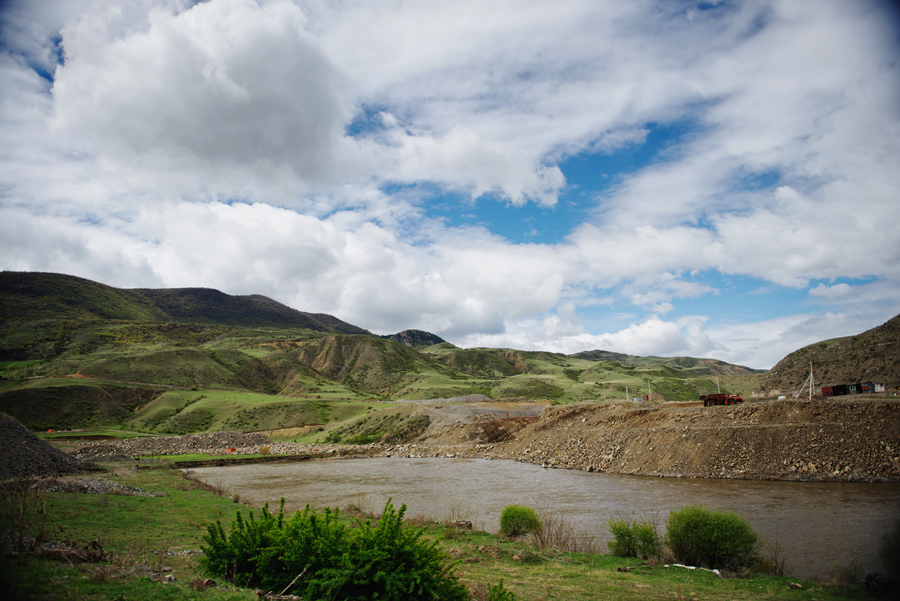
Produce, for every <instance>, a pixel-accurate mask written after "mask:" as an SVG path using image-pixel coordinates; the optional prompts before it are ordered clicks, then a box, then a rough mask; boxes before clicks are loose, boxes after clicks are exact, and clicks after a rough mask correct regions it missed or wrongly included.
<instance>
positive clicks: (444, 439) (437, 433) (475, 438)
mask: <svg viewBox="0 0 900 601" xmlns="http://www.w3.org/2000/svg"><path fill="white" fill-rule="evenodd" d="M538 419H539V417H538V416H531V417H511V418H509V419H494V420H491V421H487V422H478V423H468V424H460V425H457V424H454V425H445V426H432V427H430V428H428V430H426V431H425V434H423V435H422V436H420V437H419V438H417V439H416V443H417V444H418V443H424V444H437V445H452V444H459V443H461V442H465V443H479V444H487V443H492V442H503V441H505V440H512V439H514V438H515V436H516V432H518V431H519V430H521V429H522V428H524V427H525V426H527V425H528V424H530V423H532V422H534V421H537V420H538Z"/></svg>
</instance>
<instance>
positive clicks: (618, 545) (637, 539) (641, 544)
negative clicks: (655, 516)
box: [607, 518, 662, 559]
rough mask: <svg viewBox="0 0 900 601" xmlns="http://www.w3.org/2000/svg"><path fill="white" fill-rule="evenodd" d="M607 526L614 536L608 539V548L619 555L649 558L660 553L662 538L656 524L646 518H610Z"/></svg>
mask: <svg viewBox="0 0 900 601" xmlns="http://www.w3.org/2000/svg"><path fill="white" fill-rule="evenodd" d="M607 527H608V528H609V531H610V532H611V533H612V535H613V536H614V537H615V540H614V541H610V542H609V543H608V544H609V550H610V552H611V553H612V554H613V555H618V556H619V557H640V558H641V559H650V558H651V557H659V556H660V555H662V540H660V537H659V532H657V530H656V526H654V525H653V524H652V523H650V522H649V521H647V520H642V521H640V522H638V521H635V522H628V521H625V520H622V519H618V518H610V520H609V522H608V524H607Z"/></svg>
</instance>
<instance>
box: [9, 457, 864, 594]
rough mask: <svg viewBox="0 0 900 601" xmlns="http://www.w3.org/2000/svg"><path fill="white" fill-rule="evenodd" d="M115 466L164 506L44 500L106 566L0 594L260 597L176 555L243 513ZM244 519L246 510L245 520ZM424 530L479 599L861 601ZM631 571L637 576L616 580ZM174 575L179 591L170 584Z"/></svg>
mask: <svg viewBox="0 0 900 601" xmlns="http://www.w3.org/2000/svg"><path fill="white" fill-rule="evenodd" d="M110 467H111V468H112V469H113V470H114V472H115V470H118V474H117V475H116V474H115V473H113V474H110V475H109V477H110V478H111V479H114V480H117V481H119V482H121V483H122V484H127V485H129V486H138V487H141V488H145V489H148V490H156V491H160V492H165V493H166V496H164V497H149V498H145V497H130V496H120V495H105V496H98V495H87V494H76V493H45V494H44V495H43V499H44V507H45V510H46V514H47V516H48V521H47V523H46V524H47V525H46V527H45V529H46V531H47V532H48V534H50V536H51V538H54V539H71V540H76V541H82V542H89V541H98V542H99V543H100V544H102V546H103V549H104V550H105V551H107V552H108V553H109V559H108V560H107V561H105V562H103V563H101V564H95V563H81V564H69V563H61V562H57V561H53V560H48V559H37V558H33V557H32V558H24V559H16V558H13V557H7V558H3V559H2V560H0V589H9V590H14V591H15V593H16V594H17V595H18V596H19V597H31V598H36V599H67V600H69V599H71V600H80V599H91V600H95V599H98V600H99V599H116V600H119V599H148V600H156V599H160V600H162V599H165V600H169V599H172V600H177V599H209V600H211V601H218V600H225V599H235V600H238V599H246V600H247V601H250V600H252V599H255V598H256V595H255V594H254V593H253V592H252V591H248V590H243V589H238V588H228V587H224V586H222V584H223V583H219V585H218V586H216V587H210V588H205V587H204V586H203V585H202V578H204V577H205V576H206V575H205V574H201V573H200V572H199V570H198V566H197V555H196V554H187V555H184V556H177V555H172V553H178V552H182V553H183V552H185V551H190V550H196V549H199V548H200V546H201V544H202V536H203V534H204V533H205V525H206V524H208V523H210V522H212V521H215V520H221V521H222V523H223V525H224V526H225V527H226V529H227V527H228V524H230V522H231V520H232V519H233V518H234V515H235V511H236V510H237V509H239V508H241V506H239V505H236V504H235V503H233V502H231V501H230V500H228V499H226V498H224V497H222V496H217V495H216V494H213V493H212V492H210V491H209V490H208V488H205V487H204V486H202V485H200V484H198V483H196V482H193V481H191V480H188V479H186V478H185V477H184V475H183V474H182V472H180V471H178V470H168V469H159V470H139V471H134V470H132V469H130V468H124V467H121V466H110ZM35 508H37V507H35ZM247 509H248V508H246V507H244V508H243V512H244V514H245V516H246V510H247ZM417 522H418V523H422V524H425V527H426V529H427V533H426V536H427V537H429V538H440V539H441V541H442V543H441V544H442V546H443V548H444V549H445V550H446V551H447V552H448V554H449V555H450V556H451V557H452V558H453V560H454V561H455V562H457V564H456V570H457V573H458V574H459V576H460V578H461V580H462V581H463V582H464V583H466V584H467V585H468V586H469V587H470V588H473V587H475V586H476V585H478V584H483V583H491V584H496V583H497V582H499V581H500V580H501V579H502V580H503V582H504V584H505V586H506V588H507V589H509V590H511V591H513V592H514V593H516V595H518V599H519V600H520V601H538V600H545V599H558V600H563V599H571V600H575V599H579V600H580V599H584V600H587V599H619V600H624V601H629V600H635V601H637V600H638V599H640V600H646V599H649V600H654V599H659V600H663V599H665V600H667V601H672V600H676V601H677V600H691V599H703V600H713V601H716V600H722V601H724V600H738V601H740V600H755V599H785V600H797V601H802V600H810V601H811V600H812V599H818V600H819V601H825V600H842V599H854V598H858V597H856V596H853V595H848V594H847V593H845V592H841V591H838V590H836V589H833V588H831V587H829V586H828V585H826V584H824V583H820V582H812V581H798V580H796V579H788V578H778V577H773V576H752V577H748V578H727V579H719V578H717V577H716V576H715V575H714V574H712V573H710V572H706V571H701V570H687V569H683V568H676V567H664V566H663V565H651V564H648V563H647V562H643V561H640V560H636V559H626V558H619V557H613V556H609V555H603V554H596V553H564V552H561V551H556V550H552V549H538V548H536V547H533V546H531V545H528V544H526V543H524V542H519V541H508V540H505V539H502V538H500V537H497V536H495V535H492V534H489V533H484V532H470V531H460V530H456V529H453V528H450V529H448V528H446V527H445V526H444V525H443V524H441V523H437V522H435V521H432V520H428V519H424V518H417ZM5 527H6V526H4V528H5ZM626 566H627V567H632V568H634V569H633V570H632V571H629V572H620V571H618V568H624V567H626ZM166 568H169V570H168V571H166ZM165 575H170V576H172V577H173V580H172V581H170V582H165V581H164V580H162V578H164V577H165ZM791 582H800V583H801V584H802V586H803V589H802V590H792V589H789V588H788V585H789V584H790V583H791ZM14 598H16V597H14Z"/></svg>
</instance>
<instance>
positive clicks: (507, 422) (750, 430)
mask: <svg viewBox="0 0 900 601" xmlns="http://www.w3.org/2000/svg"><path fill="white" fill-rule="evenodd" d="M413 444H414V447H413V446H412V445H404V446H399V447H386V448H385V449H384V450H385V452H386V453H387V454H409V455H419V456H428V455H446V454H452V455H454V456H458V457H466V456H468V457H492V458H502V459H514V460H517V461H527V462H529V463H535V464H538V465H542V466H545V467H553V468H567V469H581V470H586V471H599V472H608V473H619V474H635V475H649V476H670V477H704V478H748V479H776V480H840V481H876V480H893V481H896V480H900V402H898V401H896V400H843V401H825V400H820V401H816V400H813V401H811V402H810V401H801V400H788V401H769V402H759V403H745V404H743V405H736V406H730V407H708V408H707V407H702V406H699V405H697V404H684V405H658V406H636V405H631V404H627V405H626V404H619V405H587V404H583V405H567V406H562V407H551V408H549V409H547V410H546V411H545V412H544V413H543V414H542V415H541V416H540V417H539V418H533V417H532V418H526V417H519V418H512V417H511V418H510V419H505V418H504V419H484V420H481V421H475V420H470V421H469V423H458V424H449V425H448V424H446V423H445V424H441V425H435V426H432V427H430V428H429V429H428V430H427V431H426V432H425V434H424V435H423V436H422V437H421V438H420V439H418V440H417V441H415V442H414V443H413Z"/></svg>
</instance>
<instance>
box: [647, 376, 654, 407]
mask: <svg viewBox="0 0 900 601" xmlns="http://www.w3.org/2000/svg"><path fill="white" fill-rule="evenodd" d="M652 400H653V391H652V390H650V380H647V402H648V403H649V402H651V401H652Z"/></svg>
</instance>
